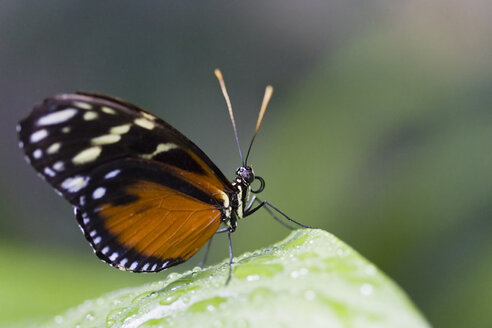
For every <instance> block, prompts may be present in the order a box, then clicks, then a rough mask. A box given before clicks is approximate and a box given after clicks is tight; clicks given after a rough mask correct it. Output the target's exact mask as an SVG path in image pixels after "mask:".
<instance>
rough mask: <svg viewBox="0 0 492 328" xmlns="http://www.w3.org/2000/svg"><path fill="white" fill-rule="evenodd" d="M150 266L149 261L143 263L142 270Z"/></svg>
mask: <svg viewBox="0 0 492 328" xmlns="http://www.w3.org/2000/svg"><path fill="white" fill-rule="evenodd" d="M149 266H150V264H149V263H145V264H144V266H143V267H142V271H145V270H147V268H148V267H149Z"/></svg>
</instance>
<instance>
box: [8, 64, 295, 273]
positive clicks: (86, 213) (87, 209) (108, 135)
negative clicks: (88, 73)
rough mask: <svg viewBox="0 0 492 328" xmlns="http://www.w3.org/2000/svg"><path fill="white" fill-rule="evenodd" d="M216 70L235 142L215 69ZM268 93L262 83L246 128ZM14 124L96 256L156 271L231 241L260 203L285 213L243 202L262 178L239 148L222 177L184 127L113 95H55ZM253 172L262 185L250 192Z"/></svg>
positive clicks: (34, 163) (36, 166) (127, 266)
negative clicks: (236, 160)
mask: <svg viewBox="0 0 492 328" xmlns="http://www.w3.org/2000/svg"><path fill="white" fill-rule="evenodd" d="M216 75H217V77H218V78H219V82H220V84H221V87H222V91H223V93H224V96H225V98H226V102H227V104H228V108H229V113H230V116H231V119H232V122H233V127H234V131H235V135H236V140H237V133H236V127H235V123H234V118H233V114H232V109H231V106H230V101H229V97H228V95H227V91H226V89H225V85H224V82H223V79H222V75H221V73H220V71H218V70H216ZM271 94H272V88H271V87H267V91H266V93H265V98H264V100H263V104H262V108H261V110H260V115H259V118H258V123H257V126H256V131H255V134H254V136H256V133H257V132H258V128H259V125H260V123H261V120H262V118H263V114H264V112H265V109H266V106H267V104H268V101H269V99H270V97H271ZM17 130H18V134H19V139H20V143H19V144H20V147H21V148H22V149H23V150H24V152H25V154H26V160H27V161H28V162H29V163H30V164H31V165H32V166H33V167H34V169H35V170H36V171H37V172H38V173H39V174H40V176H41V177H42V178H43V179H45V180H46V181H48V183H50V184H51V185H52V186H53V187H54V188H55V190H56V191H57V192H58V193H59V194H61V195H62V196H63V197H64V198H65V199H66V200H68V201H69V202H70V203H71V204H72V205H73V207H74V209H75V216H76V218H77V221H78V223H79V226H80V228H81V230H82V231H83V233H84V235H85V238H86V239H87V240H88V241H89V243H90V245H91V246H92V248H93V250H94V252H95V253H96V255H97V256H98V257H99V258H100V259H102V260H103V261H105V262H107V263H109V264H110V265H112V266H114V267H117V268H118V269H121V270H129V271H133V272H157V271H160V270H163V269H166V268H169V267H171V266H173V265H176V264H179V263H181V262H184V261H186V260H188V259H189V258H190V257H191V256H192V255H193V254H195V253H196V252H197V251H198V250H200V249H201V248H202V247H203V246H204V245H205V243H207V241H209V240H211V238H212V236H213V235H214V234H215V233H216V232H227V233H228V234H229V246H230V245H231V244H230V234H231V233H232V232H233V231H234V230H235V229H236V225H237V221H238V220H239V219H241V218H244V217H247V216H249V215H250V214H252V213H254V212H255V211H256V210H258V209H259V208H261V207H264V208H267V207H266V206H270V207H271V208H272V209H274V210H276V211H278V212H279V213H280V214H281V215H283V216H284V217H285V218H287V219H289V220H291V221H293V220H292V219H290V218H288V217H287V216H285V215H284V214H283V213H282V212H280V211H279V210H278V209H277V208H275V207H273V206H272V205H271V204H269V203H268V202H261V201H259V200H258V199H257V198H256V197H252V199H251V200H249V195H250V192H253V193H258V192H260V191H262V190H263V188H264V180H263V179H262V178H261V177H259V176H255V174H254V172H253V169H252V168H251V166H248V165H247V164H246V161H247V156H246V161H243V163H242V166H241V167H240V168H238V169H237V171H236V178H235V179H234V180H233V181H232V182H229V181H228V180H227V179H226V177H225V176H224V174H223V173H222V172H221V171H220V170H219V169H218V168H217V166H216V165H215V164H214V163H213V162H212V161H211V160H210V159H209V158H208V157H207V155H206V154H205V153H204V152H203V151H201V150H200V148H198V147H197V146H196V145H195V144H194V143H193V142H192V141H190V140H189V139H188V138H186V137H185V136H184V135H183V134H181V133H180V132H179V131H177V130H176V129H175V128H173V127H172V126H171V125H169V124H168V123H166V122H164V121H163V120H162V119H160V118H158V117H156V116H154V115H152V114H151V113H149V112H147V111H144V110H143V109H140V108H139V107H137V106H135V105H132V104H130V103H128V102H126V101H123V100H121V99H117V98H113V97H109V96H105V95H100V94H92V93H84V92H78V93H73V94H60V95H57V96H54V97H52V98H48V99H46V100H44V102H43V103H41V104H39V105H37V106H35V107H34V109H33V111H32V113H31V114H30V115H29V116H28V117H27V118H25V119H24V120H22V121H21V122H20V124H19V125H18V127H17ZM253 140H254V137H253V139H252V141H251V143H250V147H249V149H248V154H249V150H250V149H251V144H252V143H253ZM238 145H239V142H238ZM241 157H242V155H241ZM255 180H258V181H259V183H260V186H259V187H258V189H257V190H252V188H251V184H252V183H253V181H255ZM255 201H256V202H257V203H258V204H257V205H256V206H253V204H254V202H255ZM265 205H266V206H265ZM267 209H268V208H267ZM268 211H269V212H270V213H272V212H271V211H270V209H268ZM274 217H275V216H274ZM293 222H295V221H293ZM296 223H297V222H296ZM221 224H222V225H224V226H225V228H222V229H221V228H220V226H221ZM301 226H304V225H301ZM230 254H231V258H230V259H231V261H232V251H231V253H230ZM229 277H230V276H229Z"/></svg>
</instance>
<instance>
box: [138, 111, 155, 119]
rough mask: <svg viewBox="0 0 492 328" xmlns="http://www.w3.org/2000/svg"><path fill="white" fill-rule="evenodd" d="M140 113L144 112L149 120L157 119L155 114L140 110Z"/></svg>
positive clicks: (144, 115) (143, 114)
mask: <svg viewBox="0 0 492 328" xmlns="http://www.w3.org/2000/svg"><path fill="white" fill-rule="evenodd" d="M140 114H142V116H143V117H145V118H147V119H149V120H155V119H156V117H155V116H154V115H152V114H149V113H146V112H140Z"/></svg>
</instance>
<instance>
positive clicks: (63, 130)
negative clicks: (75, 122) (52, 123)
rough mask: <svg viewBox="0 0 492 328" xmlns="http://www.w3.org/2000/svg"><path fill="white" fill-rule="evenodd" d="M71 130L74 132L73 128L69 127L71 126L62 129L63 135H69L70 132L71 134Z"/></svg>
mask: <svg viewBox="0 0 492 328" xmlns="http://www.w3.org/2000/svg"><path fill="white" fill-rule="evenodd" d="M70 130H72V128H71V127H69V126H65V127H64V128H63V129H62V132H63V133H68V132H70Z"/></svg>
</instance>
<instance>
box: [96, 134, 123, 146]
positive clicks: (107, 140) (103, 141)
mask: <svg viewBox="0 0 492 328" xmlns="http://www.w3.org/2000/svg"><path fill="white" fill-rule="evenodd" d="M120 139H121V136H120V135H118V134H105V135H102V136H100V137H96V138H94V139H92V140H91V143H92V144H93V145H107V144H112V143H115V142H118V141H120Z"/></svg>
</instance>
